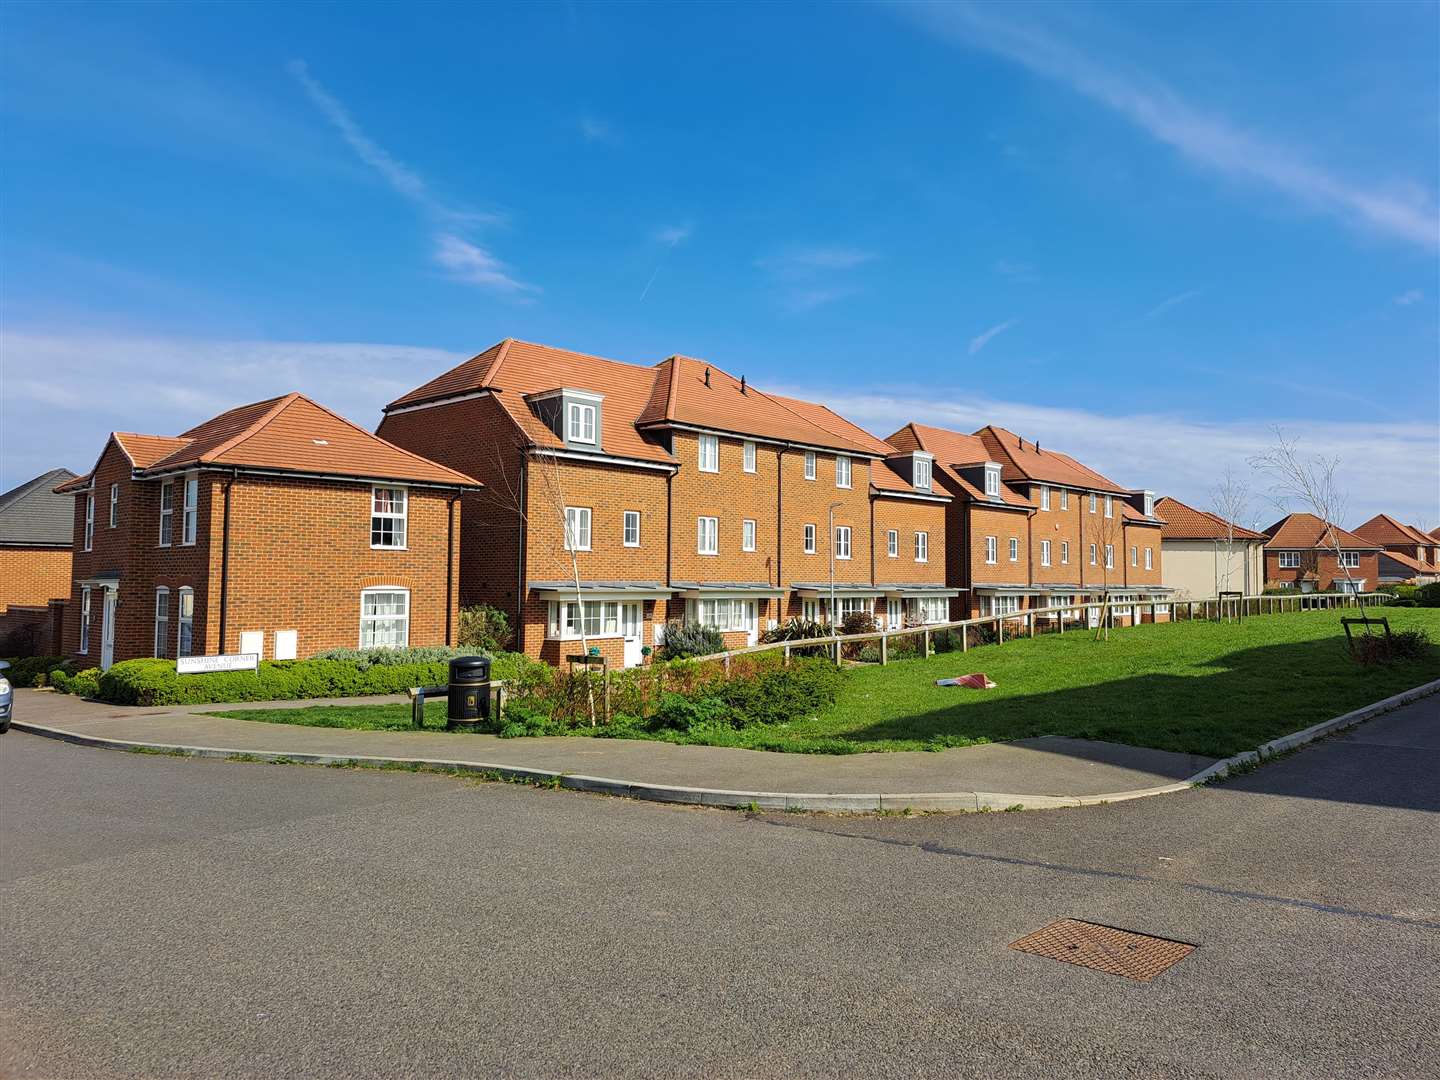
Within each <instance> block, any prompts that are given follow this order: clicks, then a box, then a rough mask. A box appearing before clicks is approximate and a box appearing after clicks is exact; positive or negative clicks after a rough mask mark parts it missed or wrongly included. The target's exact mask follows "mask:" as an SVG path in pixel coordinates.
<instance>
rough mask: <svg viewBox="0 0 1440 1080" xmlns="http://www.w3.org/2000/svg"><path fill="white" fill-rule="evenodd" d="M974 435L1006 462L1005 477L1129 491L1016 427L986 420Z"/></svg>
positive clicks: (1087, 487) (1123, 491)
mask: <svg viewBox="0 0 1440 1080" xmlns="http://www.w3.org/2000/svg"><path fill="white" fill-rule="evenodd" d="M975 436H976V437H977V438H978V439H979V440H980V441H981V442H982V443H983V444H984V445H985V448H986V450H987V452H988V453H989V455H990V459H991V460H992V461H998V462H1000V464H1001V465H1002V466H1004V468H1003V469H1002V471H1001V473H1000V475H1001V477H1002V478H1004V479H1006V480H1014V479H1025V480H1035V481H1038V482H1039V483H1042V484H1058V485H1061V486H1063V487H1074V488H1086V489H1093V490H1095V491H1109V492H1113V493H1115V494H1119V495H1124V494H1128V493H1129V491H1130V489H1129V488H1123V487H1121V486H1120V485H1119V484H1117V483H1115V481H1113V480H1111V479H1109V478H1108V477H1105V476H1102V475H1100V474H1099V473H1098V472H1096V471H1095V470H1094V469H1092V468H1090V467H1089V466H1087V465H1082V464H1080V462H1078V461H1076V460H1075V459H1074V458H1073V457H1071V456H1070V455H1069V454H1062V453H1060V451H1058V450H1044V449H1042V448H1041V446H1040V444H1039V443H1035V442H1031V443H1028V444H1027V443H1026V442H1025V440H1024V439H1022V438H1021V437H1020V436H1019V435H1016V434H1015V433H1014V432H1013V431H1007V430H1006V429H1005V428H1002V427H996V426H995V425H994V424H987V425H986V426H985V427H983V428H981V429H980V430H979V431H977V432H976V433H975Z"/></svg>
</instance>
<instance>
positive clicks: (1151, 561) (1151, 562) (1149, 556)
mask: <svg viewBox="0 0 1440 1080" xmlns="http://www.w3.org/2000/svg"><path fill="white" fill-rule="evenodd" d="M1145 569H1146V570H1154V569H1155V549H1154V548H1146V549H1145Z"/></svg>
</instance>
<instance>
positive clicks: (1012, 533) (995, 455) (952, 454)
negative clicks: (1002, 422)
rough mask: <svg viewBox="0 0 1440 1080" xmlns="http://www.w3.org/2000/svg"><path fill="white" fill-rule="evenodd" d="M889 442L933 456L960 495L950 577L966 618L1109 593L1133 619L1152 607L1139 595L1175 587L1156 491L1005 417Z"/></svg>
mask: <svg viewBox="0 0 1440 1080" xmlns="http://www.w3.org/2000/svg"><path fill="white" fill-rule="evenodd" d="M886 441H887V442H889V443H890V444H892V445H893V446H895V447H896V448H897V449H900V450H909V451H912V452H921V451H923V452H926V453H929V454H930V455H932V456H933V459H934V468H935V475H936V476H937V478H938V481H939V484H940V486H941V487H942V488H943V489H944V490H945V491H947V492H948V493H949V494H950V495H951V496H953V501H952V503H951V505H950V507H949V510H948V512H947V517H946V532H947V534H948V535H949V538H950V543H949V552H950V555H949V559H948V561H947V565H946V581H947V584H949V585H951V586H952V587H954V588H957V589H959V590H960V591H961V592H962V593H963V595H964V599H963V600H962V603H961V604H960V610H959V611H958V612H956V617H962V618H971V617H978V616H984V615H997V614H1008V613H1010V612H1021V611H1024V610H1026V609H1030V608H1043V607H1059V606H1063V605H1065V604H1069V603H1088V602H1098V601H1100V600H1102V599H1104V598H1105V597H1107V596H1108V597H1109V599H1110V601H1111V603H1112V604H1113V605H1115V607H1114V616H1115V619H1116V621H1117V622H1118V623H1121V624H1125V623H1128V622H1131V621H1134V620H1135V619H1138V618H1142V617H1148V614H1149V608H1148V606H1147V607H1146V608H1145V609H1144V614H1143V615H1142V614H1141V609H1140V608H1138V607H1136V606H1135V604H1136V602H1137V601H1147V602H1148V601H1152V600H1163V599H1164V598H1166V597H1168V596H1169V593H1170V589H1169V588H1168V587H1166V586H1165V585H1164V584H1163V583H1162V581H1161V573H1162V554H1163V553H1162V549H1161V532H1160V530H1161V528H1162V527H1163V525H1164V522H1163V521H1162V520H1161V519H1160V518H1159V517H1158V516H1157V515H1156V511H1155V505H1154V495H1153V494H1152V493H1151V492H1149V491H1137V490H1131V489H1128V488H1123V487H1120V486H1119V485H1118V484H1115V483H1114V482H1113V481H1111V480H1109V479H1107V478H1106V477H1104V476H1102V475H1100V474H1099V473H1097V472H1095V471H1094V470H1093V469H1090V468H1087V467H1086V466H1084V465H1082V464H1080V462H1078V461H1076V460H1075V459H1074V458H1072V457H1070V456H1069V455H1067V454H1062V453H1059V452H1057V451H1054V450H1048V449H1042V448H1041V446H1040V445H1039V444H1038V443H1034V442H1027V441H1026V440H1025V439H1023V438H1021V437H1020V436H1018V435H1016V434H1014V433H1013V432H1010V431H1007V430H1005V429H1004V428H1000V427H995V426H993V425H992V426H987V427H984V428H981V429H980V430H979V431H977V432H975V433H973V434H970V435H966V434H962V433H960V432H957V431H948V430H946V429H944V428H936V427H930V426H927V425H924V424H914V423H912V424H907V425H906V426H905V427H903V428H901V429H900V430H899V431H897V432H895V433H894V434H893V435H891V436H890V437H889V438H888V439H887V440H886ZM1168 616H1169V611H1168V605H1164V606H1161V607H1159V608H1157V609H1156V617H1157V618H1160V619H1165V618H1168ZM1091 617H1092V619H1098V617H1099V613H1098V611H1096V612H1092V613H1091Z"/></svg>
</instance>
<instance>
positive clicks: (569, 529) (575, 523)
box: [564, 506, 593, 551]
mask: <svg viewBox="0 0 1440 1080" xmlns="http://www.w3.org/2000/svg"><path fill="white" fill-rule="evenodd" d="M592 518H593V515H592V514H591V511H590V507H588V506H567V507H565V541H564V542H565V550H566V551H589V550H590V526H591V524H592Z"/></svg>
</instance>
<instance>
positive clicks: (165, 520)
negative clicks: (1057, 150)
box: [159, 480, 175, 547]
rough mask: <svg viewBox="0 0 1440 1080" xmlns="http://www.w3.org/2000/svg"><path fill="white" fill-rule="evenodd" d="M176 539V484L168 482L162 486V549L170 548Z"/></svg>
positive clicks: (160, 542)
mask: <svg viewBox="0 0 1440 1080" xmlns="http://www.w3.org/2000/svg"><path fill="white" fill-rule="evenodd" d="M174 539H175V483H174V481H172V480H166V481H164V482H163V483H162V484H161V485H160V539H159V546H160V547H169V546H170V543H171V541H172V540H174Z"/></svg>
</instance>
